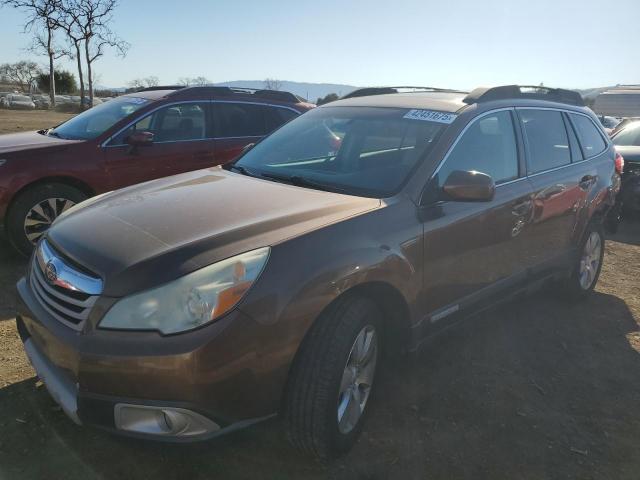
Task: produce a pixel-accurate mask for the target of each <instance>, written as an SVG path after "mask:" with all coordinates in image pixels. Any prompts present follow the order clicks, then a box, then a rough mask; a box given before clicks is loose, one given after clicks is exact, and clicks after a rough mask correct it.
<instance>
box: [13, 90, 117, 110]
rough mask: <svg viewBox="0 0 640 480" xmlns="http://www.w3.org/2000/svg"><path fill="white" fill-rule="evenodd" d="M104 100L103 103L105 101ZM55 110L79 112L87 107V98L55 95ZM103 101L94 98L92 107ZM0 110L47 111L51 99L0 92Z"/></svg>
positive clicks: (43, 95)
mask: <svg viewBox="0 0 640 480" xmlns="http://www.w3.org/2000/svg"><path fill="white" fill-rule="evenodd" d="M107 99H108V98H107ZM107 99H105V101H106V100H107ZM55 100H56V109H58V110H63V111H79V110H80V105H81V104H82V105H84V106H85V107H86V106H88V105H89V103H90V100H89V98H88V97H85V98H84V99H82V100H81V99H80V97H79V96H78V95H56V96H55ZM102 102H103V99H100V98H98V97H94V99H93V104H92V106H96V105H100V104H101V103H102ZM0 108H7V109H12V110H34V109H39V110H48V109H50V108H51V99H50V98H49V95H46V94H32V95H27V94H19V93H12V92H0Z"/></svg>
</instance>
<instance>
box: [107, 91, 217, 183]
mask: <svg viewBox="0 0 640 480" xmlns="http://www.w3.org/2000/svg"><path fill="white" fill-rule="evenodd" d="M209 104H210V102H206V101H197V102H180V103H175V104H171V105H165V106H163V107H160V108H158V109H156V110H154V111H153V112H151V113H149V114H147V115H145V116H144V117H142V118H140V119H138V120H136V121H135V122H134V123H132V124H131V125H130V126H129V127H127V128H125V129H124V130H122V131H121V132H120V133H118V134H117V135H115V136H114V137H113V138H112V139H111V141H110V142H109V144H108V145H107V146H106V147H105V165H106V168H107V170H108V173H109V177H110V180H111V188H114V189H115V188H120V187H123V186H126V185H131V184H134V183H139V182H143V181H146V180H151V179H154V178H160V177H166V176H168V175H174V174H177V173H182V172H187V171H190V170H197V169H199V168H205V167H209V166H212V165H215V164H216V162H215V151H214V140H213V138H211V137H212V135H211V127H210V121H209V113H208V110H209ZM139 131H146V132H151V133H152V134H153V143H152V144H151V145H148V146H144V147H131V146H130V145H128V144H127V138H128V137H129V136H130V135H131V134H132V133H133V132H139Z"/></svg>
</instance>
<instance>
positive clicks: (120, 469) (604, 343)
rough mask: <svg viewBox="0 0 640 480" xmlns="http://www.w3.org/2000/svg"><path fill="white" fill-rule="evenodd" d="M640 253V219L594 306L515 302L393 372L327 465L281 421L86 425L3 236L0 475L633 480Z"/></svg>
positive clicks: (627, 228)
mask: <svg viewBox="0 0 640 480" xmlns="http://www.w3.org/2000/svg"><path fill="white" fill-rule="evenodd" d="M639 258H640V223H630V224H626V225H623V228H622V229H621V232H620V233H619V234H618V235H616V236H614V237H612V239H611V240H610V241H609V242H607V246H606V256H605V265H604V269H603V272H602V276H601V278H600V282H599V283H598V287H597V291H596V292H595V293H594V294H593V295H592V296H591V297H590V298H589V299H588V300H586V301H584V302H583V303H581V304H577V305H572V304H567V303H565V302H563V301H561V300H559V299H556V298H554V297H553V296H552V295H550V294H549V293H546V292H541V293H538V294H536V295H534V296H532V297H530V298H527V299H525V300H522V301H519V302H512V303H509V304H505V305H503V306H501V307H499V308H497V309H494V310H492V311H489V312H486V313H485V314H483V315H481V316H479V317H477V318H475V319H473V320H470V321H469V322H467V323H466V324H465V326H464V327H462V328H457V329H455V330H454V331H453V332H451V333H449V334H447V335H446V336H445V337H441V338H440V339H438V341H437V342H434V343H433V344H432V345H430V346H429V347H428V348H426V349H424V350H423V351H422V352H421V354H420V355H419V356H418V358H416V359H413V360H411V361H409V362H408V363H406V364H405V365H403V366H402V368H400V369H398V368H395V369H394V370H387V371H383V372H382V375H381V376H380V379H379V383H378V390H377V392H376V396H375V398H373V399H372V400H373V402H372V404H371V405H370V411H369V418H368V422H367V425H366V427H365V429H364V432H363V435H362V436H361V438H360V440H359V442H358V444H357V445H356V447H355V449H354V451H353V452H352V453H351V454H350V455H349V456H347V457H345V458H343V459H341V460H339V461H336V462H334V463H331V464H330V465H318V464H316V463H313V462H311V461H309V460H308V459H306V458H303V457H300V456H299V455H298V454H297V453H296V452H295V451H293V450H291V449H290V448H289V447H288V446H287V444H286V442H285V441H284V439H283V438H282V434H281V433H280V430H279V428H278V427H279V423H278V421H277V420H273V421H269V422H267V423H264V424H261V425H258V426H255V427H253V428H250V429H247V430H245V431H241V432H237V433H234V434H232V435H228V436H226V437H223V438H220V439H217V440H213V441H209V442H206V443H202V444H197V445H187V446H185V445H182V446H176V445H166V444H158V443H150V442H141V441H134V440H128V439H123V438H119V437H114V436H111V435H109V434H105V433H102V432H99V431H96V430H93V429H89V428H81V427H77V426H75V425H74V424H73V423H71V422H70V421H69V420H67V418H66V417H65V416H64V414H63V413H62V412H61V411H60V409H59V408H58V407H57V406H56V405H55V404H54V402H53V401H52V400H51V399H50V397H49V396H48V394H47V392H46V390H45V389H44V387H43V386H42V385H41V384H40V383H39V382H37V381H36V379H35V378H34V374H33V371H32V369H31V368H30V366H29V365H28V363H27V361H26V358H25V356H24V354H23V352H22V348H21V345H20V342H19V340H18V337H17V333H16V330H15V327H14V323H13V321H12V319H13V318H12V317H13V313H12V311H13V305H14V297H13V285H14V283H15V281H16V280H17V278H18V277H19V275H21V273H22V271H23V269H24V266H25V262H24V260H21V259H19V258H17V257H16V256H15V255H14V254H13V253H12V252H11V251H10V249H9V247H8V245H7V244H6V243H2V242H1V240H0V412H2V415H1V416H0V432H2V433H1V434H0V479H2V480H4V479H41V478H49V479H93V478H96V479H97V478H104V479H129V478H132V479H133V478H155V479H183V478H192V479H196V478H203V479H204V478H207V479H209V478H218V477H219V478H251V479H260V478H278V479H283V478H345V479H347V478H348V479H352V478H363V479H365V478H366V479H379V478H398V479H413V478H420V479H425V478H431V479H433V478H436V479H438V478H447V479H455V478H473V479H484V478H486V479H497V478H509V479H555V478H557V479H566V478H581V479H590V478H594V479H595V478H597V479H600V478H602V479H605V478H614V479H626V478H628V479H637V478H638V472H640V442H639V440H638V439H639V438H640V418H639V416H638V414H637V409H638V405H640V356H639V355H638V353H639V352H640V332H639V329H638V320H639V319H640V261H639Z"/></svg>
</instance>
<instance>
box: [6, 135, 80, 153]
mask: <svg viewBox="0 0 640 480" xmlns="http://www.w3.org/2000/svg"><path fill="white" fill-rule="evenodd" d="M81 141H82V140H63V139H61V138H56V137H50V136H48V135H42V134H40V133H38V132H20V133H7V134H4V135H0V154H2V153H9V152H19V151H22V150H30V149H33V148H44V147H50V146H64V145H69V144H72V143H79V142H81Z"/></svg>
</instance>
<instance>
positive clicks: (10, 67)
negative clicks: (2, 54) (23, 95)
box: [0, 60, 42, 92]
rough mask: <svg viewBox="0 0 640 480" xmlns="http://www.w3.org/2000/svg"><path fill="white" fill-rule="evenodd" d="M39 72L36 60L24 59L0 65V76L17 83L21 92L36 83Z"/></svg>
mask: <svg viewBox="0 0 640 480" xmlns="http://www.w3.org/2000/svg"><path fill="white" fill-rule="evenodd" d="M41 73H42V70H40V67H38V64H37V63H36V62H30V61H26V60H22V61H21V62H16V63H5V64H3V65H0V76H2V77H4V78H6V79H7V80H8V81H10V82H11V83H15V84H16V85H18V86H19V87H20V90H22V91H23V92H28V91H29V90H30V89H31V87H32V86H33V85H35V84H36V82H37V78H38V76H39V75H40V74H41Z"/></svg>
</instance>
